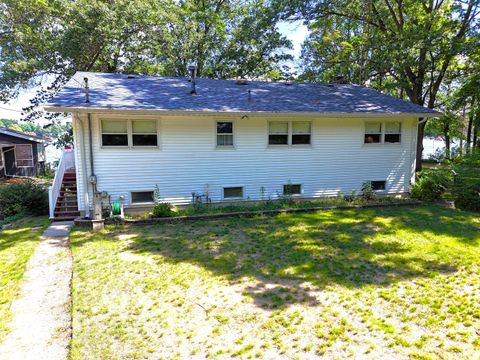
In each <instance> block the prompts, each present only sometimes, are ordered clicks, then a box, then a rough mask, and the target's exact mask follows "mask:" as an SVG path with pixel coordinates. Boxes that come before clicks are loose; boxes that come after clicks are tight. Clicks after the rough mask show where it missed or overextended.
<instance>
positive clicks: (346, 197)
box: [343, 190, 357, 203]
mask: <svg viewBox="0 0 480 360" xmlns="http://www.w3.org/2000/svg"><path fill="white" fill-rule="evenodd" d="M356 199H357V192H356V191H355V190H352V192H351V193H350V195H344V196H343V200H345V201H346V202H348V203H352V202H354V201H355V200H356Z"/></svg>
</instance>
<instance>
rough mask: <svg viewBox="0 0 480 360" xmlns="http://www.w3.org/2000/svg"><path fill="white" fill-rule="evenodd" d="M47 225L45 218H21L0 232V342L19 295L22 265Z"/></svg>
mask: <svg viewBox="0 0 480 360" xmlns="http://www.w3.org/2000/svg"><path fill="white" fill-rule="evenodd" d="M47 224H48V219H46V218H45V217H40V218H24V219H22V220H19V221H17V222H15V223H14V224H12V225H11V226H10V227H9V228H8V229H5V230H3V231H0V342H2V341H3V339H4V338H5V336H6V334H7V333H8V324H9V322H10V320H11V318H12V314H11V312H10V305H11V303H12V301H13V299H14V298H15V297H16V296H17V295H18V290H19V287H20V282H21V280H22V278H23V274H24V272H25V266H26V264H27V262H28V260H29V259H30V256H31V255H32V254H33V251H34V250H35V248H36V247H37V245H38V244H39V240H40V236H41V234H42V232H43V230H44V229H45V227H46V226H47Z"/></svg>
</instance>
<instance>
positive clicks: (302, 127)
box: [292, 121, 311, 145]
mask: <svg viewBox="0 0 480 360" xmlns="http://www.w3.org/2000/svg"><path fill="white" fill-rule="evenodd" d="M310 132H311V130H310V122H308V121H294V122H292V145H309V144H310Z"/></svg>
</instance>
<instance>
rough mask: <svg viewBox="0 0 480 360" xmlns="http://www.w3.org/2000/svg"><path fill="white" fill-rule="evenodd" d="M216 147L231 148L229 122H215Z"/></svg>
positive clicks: (231, 138)
mask: <svg viewBox="0 0 480 360" xmlns="http://www.w3.org/2000/svg"><path fill="white" fill-rule="evenodd" d="M217 146H233V123H232V122H231V121H218V122H217Z"/></svg>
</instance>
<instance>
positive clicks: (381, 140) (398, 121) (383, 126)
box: [362, 120, 403, 146]
mask: <svg viewBox="0 0 480 360" xmlns="http://www.w3.org/2000/svg"><path fill="white" fill-rule="evenodd" d="M367 123H380V124H382V132H381V133H380V142H378V143H367V142H365V135H366V134H367ZM387 123H399V124H400V132H399V133H398V134H399V135H400V141H399V142H386V141H385V135H386V134H387V133H386V130H387ZM394 134H397V133H394ZM402 139H403V123H402V121H401V120H365V121H364V123H363V141H362V143H363V146H381V145H387V146H399V145H402V144H403V143H402Z"/></svg>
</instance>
